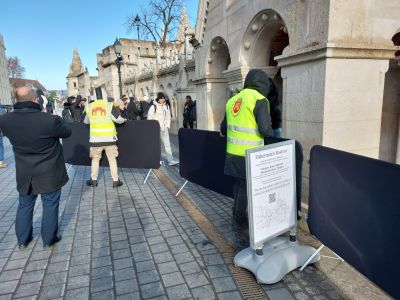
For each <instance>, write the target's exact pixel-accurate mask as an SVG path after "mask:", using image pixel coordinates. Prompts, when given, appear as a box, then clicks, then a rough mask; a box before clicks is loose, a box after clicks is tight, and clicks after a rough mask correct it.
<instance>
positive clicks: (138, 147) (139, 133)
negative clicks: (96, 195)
mask: <svg viewBox="0 0 400 300" xmlns="http://www.w3.org/2000/svg"><path fill="white" fill-rule="evenodd" d="M69 125H70V127H71V129H72V135H71V136H70V137H69V138H66V139H63V146H64V158H65V162H66V163H69V164H71V165H83V166H90V162H91V159H90V157H89V126H88V125H86V124H82V123H71V124H69ZM117 132H118V142H117V145H118V152H119V156H118V159H117V161H118V167H121V168H143V169H158V168H159V167H160V158H161V145H160V126H159V124H158V122H157V121H129V122H126V123H124V124H122V125H120V126H117ZM101 165H102V166H108V161H107V158H106V155H105V153H103V159H102V160H101Z"/></svg>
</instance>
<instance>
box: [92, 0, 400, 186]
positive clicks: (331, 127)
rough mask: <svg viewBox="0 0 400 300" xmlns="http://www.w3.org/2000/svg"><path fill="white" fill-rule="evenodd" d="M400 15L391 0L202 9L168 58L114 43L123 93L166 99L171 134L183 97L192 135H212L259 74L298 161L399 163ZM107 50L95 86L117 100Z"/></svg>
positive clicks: (237, 3) (233, 0)
mask: <svg viewBox="0 0 400 300" xmlns="http://www.w3.org/2000/svg"><path fill="white" fill-rule="evenodd" d="M399 14H400V2H399V1H398V0H383V1H379V2H378V1H372V0H354V1H347V0H199V6H198V15H197V22H196V29H195V32H191V29H188V28H187V26H186V27H185V26H182V28H185V29H182V28H181V30H180V36H181V39H182V36H183V37H184V38H183V41H182V42H181V43H174V44H173V45H171V46H170V47H169V48H168V47H167V48H166V49H165V50H166V53H165V50H164V52H162V51H161V50H160V49H159V48H158V47H156V44H155V43H152V42H144V41H141V42H140V43H138V42H137V41H134V40H124V39H122V40H121V43H122V44H123V45H125V46H124V48H123V55H124V58H125V62H126V64H125V65H124V66H123V82H124V92H125V93H127V94H129V95H132V94H136V95H139V96H142V95H149V96H150V97H154V95H155V93H156V92H157V91H165V92H166V93H167V94H168V95H169V96H170V97H173V98H174V99H175V100H176V101H175V107H174V114H175V117H177V119H176V120H175V122H176V128H178V127H179V126H181V124H182V122H181V119H179V118H181V113H182V108H183V101H184V95H186V94H190V95H192V97H193V98H194V99H197V120H198V121H197V127H198V128H201V129H207V130H218V129H219V124H220V121H221V120H222V118H223V114H224V107H225V103H226V101H227V99H228V98H229V97H230V96H231V95H232V94H233V93H235V92H236V91H238V90H240V89H241V88H242V87H243V82H244V78H245V76H246V74H247V72H248V70H249V69H251V68H261V69H263V70H265V72H266V73H267V74H268V75H269V76H270V77H271V78H273V80H274V81H275V83H276V84H277V86H278V88H279V90H280V95H281V101H282V111H283V124H282V127H283V136H284V137H288V138H294V139H297V140H299V141H300V142H301V144H302V145H303V148H304V153H305V161H307V159H308V156H309V151H310V149H311V147H312V146H313V145H316V144H319V145H324V146H328V147H333V148H337V149H341V150H345V151H349V152H353V153H357V154H361V155H366V156H370V157H374V158H380V159H383V160H386V161H389V162H394V163H400V139H399V122H400V118H399V114H400V85H399V84H398V82H399V79H400V65H399V62H400V51H399V49H400V48H399V46H400V21H399V19H398V15H399ZM182 32H183V34H182ZM192 35H193V36H194V38H193V37H192ZM189 39H191V42H192V44H193V45H195V48H196V49H195V50H194V51H193V53H194V58H193V57H192V56H191V55H192V48H190V49H189V47H187V46H188V41H189ZM135 45H136V46H135ZM111 48H112V47H111V46H110V47H107V48H105V49H104V50H103V53H102V54H99V55H98V62H99V81H100V82H101V83H103V84H105V85H106V86H107V89H108V90H110V91H112V92H111V93H112V94H113V95H115V93H116V91H117V87H118V76H117V71H116V67H115V64H113V61H114V59H115V54H114V53H113V51H112V50H111ZM185 48H186V51H185ZM145 54H146V55H145ZM138 70H139V71H138ZM176 128H175V129H176ZM175 132H176V130H175ZM307 172H308V168H306V167H305V168H304V180H303V182H304V183H305V186H304V189H303V190H304V191H307V189H308V186H307V178H308V174H307Z"/></svg>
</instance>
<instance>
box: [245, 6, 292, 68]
mask: <svg viewBox="0 0 400 300" xmlns="http://www.w3.org/2000/svg"><path fill="white" fill-rule="evenodd" d="M288 45H289V36H288V33H287V28H286V25H285V22H284V20H283V19H282V17H281V16H280V15H279V14H278V13H277V12H276V11H274V10H272V9H266V10H263V11H261V12H259V13H258V14H257V15H256V16H255V17H254V18H253V19H252V21H251V22H250V23H249V25H248V27H247V29H246V32H245V35H244V37H243V42H242V45H241V51H240V60H241V63H242V65H245V66H249V67H265V66H271V65H273V66H276V65H277V64H276V62H275V61H274V57H275V56H278V55H281V54H282V52H283V50H284V48H285V47H286V46H288Z"/></svg>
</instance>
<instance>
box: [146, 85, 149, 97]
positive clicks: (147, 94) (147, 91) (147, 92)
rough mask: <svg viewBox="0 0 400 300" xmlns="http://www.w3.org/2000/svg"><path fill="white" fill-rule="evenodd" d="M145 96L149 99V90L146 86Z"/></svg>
mask: <svg viewBox="0 0 400 300" xmlns="http://www.w3.org/2000/svg"><path fill="white" fill-rule="evenodd" d="M145 95H146V96H148V97H150V89H149V87H148V86H146V89H145Z"/></svg>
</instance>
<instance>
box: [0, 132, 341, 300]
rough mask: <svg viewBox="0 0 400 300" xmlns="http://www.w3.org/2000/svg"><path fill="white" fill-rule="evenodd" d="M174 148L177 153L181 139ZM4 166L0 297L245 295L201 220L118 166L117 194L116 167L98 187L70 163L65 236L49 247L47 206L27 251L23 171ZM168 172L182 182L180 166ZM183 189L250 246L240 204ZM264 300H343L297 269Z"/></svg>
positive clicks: (320, 279)
mask: <svg viewBox="0 0 400 300" xmlns="http://www.w3.org/2000/svg"><path fill="white" fill-rule="evenodd" d="M173 141H175V151H176V139H173ZM5 145H6V159H5V160H6V162H7V163H9V167H8V168H5V169H0V300H1V299H17V298H21V299H230V300H233V299H242V294H241V292H240V290H239V288H238V285H237V284H236V282H235V281H234V279H233V277H232V274H231V273H230V271H229V268H228V267H227V265H226V263H225V262H224V260H223V258H222V253H220V252H219V250H218V249H217V248H216V247H215V246H214V245H213V244H212V243H210V241H209V239H208V237H207V236H206V235H205V234H204V233H203V232H202V231H201V230H199V227H198V224H196V222H195V220H194V219H193V218H192V217H191V216H190V214H189V213H188V212H186V211H185V209H184V208H183V207H182V206H181V205H180V204H179V203H178V202H177V201H176V199H175V197H174V196H173V195H172V194H171V193H170V192H169V190H168V189H167V188H166V187H165V186H164V185H163V183H162V182H161V181H160V180H159V179H158V178H155V177H154V176H150V178H149V180H148V182H147V183H146V184H143V180H144V177H145V175H146V173H147V170H139V169H120V176H121V179H122V180H123V181H124V183H125V184H124V185H123V186H122V187H121V188H119V189H118V190H116V189H113V188H112V181H111V176H110V173H109V169H108V168H102V169H101V171H100V176H99V186H98V187H97V188H95V189H93V188H88V187H86V186H85V184H84V182H85V180H86V179H87V178H88V177H89V173H90V168H88V167H70V168H69V171H68V173H69V176H70V181H69V182H68V184H67V185H66V186H65V187H64V188H63V190H62V195H61V202H60V231H61V234H62V235H63V239H62V241H61V242H59V243H58V244H57V245H56V246H54V247H53V248H52V249H51V250H44V249H43V245H42V241H41V238H40V222H41V205H40V201H38V202H37V205H36V208H35V214H34V240H33V242H31V244H30V245H29V247H28V249H26V250H25V251H19V250H18V247H17V241H16V237H15V232H14V218H15V212H16V208H17V202H18V198H17V192H16V188H15V167H14V162H13V155H12V152H11V148H10V145H9V143H8V142H7V141H5ZM161 170H162V172H164V173H165V174H167V176H168V177H169V178H170V179H171V180H172V181H173V182H174V183H175V184H176V185H177V186H180V185H181V184H183V182H184V180H183V179H182V178H180V177H179V174H178V169H177V168H176V167H167V166H165V167H164V166H163V167H162V168H161ZM184 193H185V194H186V195H187V197H188V198H189V199H190V201H191V202H192V203H193V205H195V206H196V207H197V208H198V209H199V210H200V211H201V212H203V214H204V215H205V216H206V217H207V218H208V220H209V222H211V223H212V224H213V225H214V227H215V228H217V229H218V230H219V231H220V232H221V233H222V235H223V237H224V238H225V239H226V240H227V241H230V242H231V243H232V244H234V245H236V246H237V248H241V247H243V243H242V242H241V240H240V239H239V238H237V234H236V233H235V232H234V231H233V230H232V227H231V225H230V215H231V204H232V200H231V199H229V198H226V197H223V196H221V195H219V194H216V193H214V192H211V191H209V190H206V189H204V188H201V187H199V186H197V185H195V184H192V183H189V184H188V185H187V186H186V187H185V189H184ZM263 291H264V293H265V299H268V298H269V299H281V300H284V299H342V297H341V296H340V295H339V294H338V293H337V292H336V291H335V289H334V288H333V287H332V285H331V284H330V282H329V281H328V280H327V279H326V278H325V277H324V276H323V274H322V273H320V272H319V271H318V270H317V269H316V268H315V267H313V266H311V267H307V269H306V271H305V272H302V273H301V272H298V271H295V272H292V273H291V274H289V275H287V276H286V277H285V278H284V280H283V281H282V282H280V283H278V284H275V285H269V286H267V285H263Z"/></svg>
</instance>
